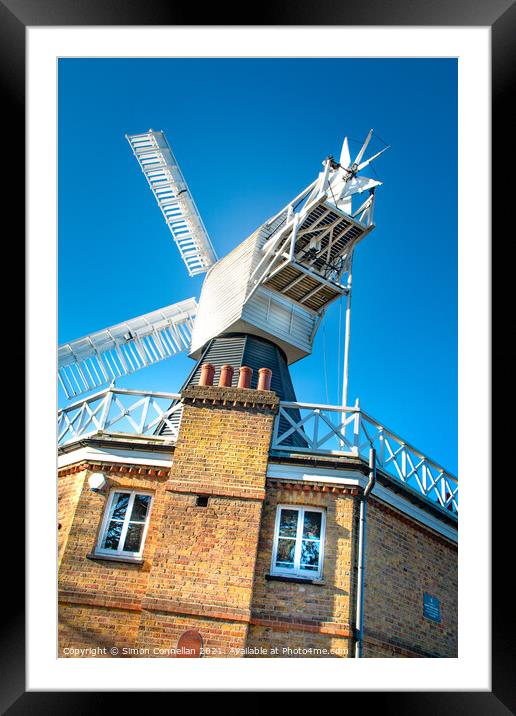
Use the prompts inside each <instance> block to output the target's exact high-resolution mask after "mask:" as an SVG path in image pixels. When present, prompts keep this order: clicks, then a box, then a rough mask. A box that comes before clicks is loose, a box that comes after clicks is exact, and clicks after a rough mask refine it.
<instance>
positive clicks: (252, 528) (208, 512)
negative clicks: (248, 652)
mask: <svg viewBox="0 0 516 716" xmlns="http://www.w3.org/2000/svg"><path fill="white" fill-rule="evenodd" d="M183 400H184V403H185V404H184V408H183V416H182V419H181V428H180V432H179V437H178V440H177V443H176V448H175V452H174V460H173V464H172V469H171V471H170V477H169V480H168V481H167V484H166V486H165V489H166V493H165V494H166V497H165V509H164V512H163V518H162V520H161V523H160V527H159V533H160V540H159V543H158V547H157V550H156V553H155V555H154V560H153V564H152V569H151V572H150V575H149V581H148V584H147V588H146V594H145V597H144V599H143V602H142V605H143V609H144V614H145V616H144V620H143V621H142V630H141V631H140V634H139V642H138V643H139V644H140V645H144V644H145V643H146V641H147V639H148V638H150V636H149V635H150V634H152V642H153V644H154V645H156V644H159V643H160V638H161V639H162V643H163V645H165V644H168V643H169V639H170V636H169V635H173V636H174V638H175V637H176V636H177V635H179V634H180V632H179V631H178V630H179V629H183V630H187V629H189V628H191V629H196V628H199V629H200V627H199V625H203V628H202V629H201V630H200V631H201V634H202V636H203V639H205V646H206V647H207V648H208V649H212V651H211V652H210V653H207V654H206V656H230V655H233V656H236V655H239V654H238V651H239V650H240V651H242V653H243V649H244V648H245V640H246V634H247V627H248V621H249V617H250V607H251V597H252V588H253V574H254V566H255V560H256V552H257V545H258V534H259V529H260V515H261V508H262V501H263V497H264V495H265V475H266V469H267V461H268V453H269V445H270V439H271V435H272V427H273V422H274V414H275V410H276V408H277V403H278V400H277V398H276V396H275V395H274V394H273V393H270V392H265V393H261V392H259V391H255V390H238V389H234V388H229V389H228V388H224V389H222V388H215V387H198V386H197V387H194V388H189V389H187V390H186V391H185V392H184V393H183ZM198 495H208V496H209V502H208V505H207V506H206V507H199V506H197V504H196V500H197V496H198ZM144 623H145V624H146V625H150V624H152V625H153V627H152V631H150V627H148V628H147V629H144V628H143V624H144ZM160 625H161V626H160ZM206 625H209V628H208V627H207V626H206ZM160 634H161V635H162V636H161V637H160ZM213 651H215V652H216V653H213ZM235 652H237V653H235Z"/></svg>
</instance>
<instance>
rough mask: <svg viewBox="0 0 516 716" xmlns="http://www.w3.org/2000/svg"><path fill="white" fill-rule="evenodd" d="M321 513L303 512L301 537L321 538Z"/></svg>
mask: <svg viewBox="0 0 516 716" xmlns="http://www.w3.org/2000/svg"><path fill="white" fill-rule="evenodd" d="M321 521H322V513H321V512H305V519H304V523H303V537H311V538H312V539H313V538H316V539H319V538H320V536H321Z"/></svg>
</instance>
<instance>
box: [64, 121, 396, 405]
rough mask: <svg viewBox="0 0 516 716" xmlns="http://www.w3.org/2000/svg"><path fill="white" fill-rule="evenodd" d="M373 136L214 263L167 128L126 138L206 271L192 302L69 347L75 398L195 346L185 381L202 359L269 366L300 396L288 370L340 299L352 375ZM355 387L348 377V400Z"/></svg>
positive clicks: (189, 258) (284, 389)
mask: <svg viewBox="0 0 516 716" xmlns="http://www.w3.org/2000/svg"><path fill="white" fill-rule="evenodd" d="M372 136H373V130H371V131H370V132H369V133H368V135H367V137H366V139H365V141H364V143H363V144H362V146H361V148H360V151H359V152H358V154H357V156H356V157H355V159H354V161H351V156H350V151H349V145H348V140H347V138H345V139H344V143H343V145H342V151H341V154H340V158H339V161H338V162H337V161H336V160H335V159H334V158H333V157H332V156H329V157H328V158H327V159H325V160H324V162H323V168H322V171H320V172H319V174H318V176H317V178H316V179H315V180H314V181H313V182H312V183H311V184H309V186H307V187H306V188H305V189H304V190H303V191H302V192H301V193H299V194H298V195H297V196H296V197H294V199H292V201H291V202H289V204H287V206H285V207H284V208H283V209H281V211H279V212H278V213H277V214H275V215H274V216H272V217H271V218H269V219H267V221H265V222H264V223H263V224H262V225H261V226H259V227H258V228H257V229H256V230H255V231H254V232H253V233H252V234H251V236H249V237H248V238H247V239H245V240H244V241H243V242H242V243H241V244H239V245H238V246H237V247H236V248H235V249H233V250H232V251H231V252H230V253H229V254H228V255H227V256H225V257H223V258H221V259H218V260H217V257H216V254H215V251H214V248H213V246H212V243H211V241H210V238H209V236H208V232H207V231H206V228H205V226H204V224H203V221H202V218H201V215H200V213H199V211H198V210H197V207H196V205H195V202H194V200H193V197H192V195H191V192H190V190H189V188H188V185H187V183H186V180H185V178H184V176H183V173H182V172H181V169H180V167H179V165H178V162H177V160H176V158H175V156H174V153H173V151H172V149H171V147H170V144H169V143H168V141H167V139H166V137H165V134H164V133H163V132H162V131H154V130H152V129H150V130H149V131H148V132H146V133H145V134H135V135H126V138H127V141H128V142H129V145H130V146H131V149H132V151H133V153H134V156H135V158H136V159H137V161H138V163H139V165H140V167H141V169H142V172H143V174H144V176H145V178H146V180H147V182H148V185H149V187H150V189H151V191H152V193H153V194H154V196H155V199H156V201H157V204H158V206H159V208H160V209H161V212H162V214H163V216H164V219H165V222H166V223H167V225H168V227H169V229H170V232H171V234H172V238H173V240H174V242H175V244H176V246H177V248H178V250H179V253H180V255H181V258H182V259H183V262H184V263H185V265H186V268H187V271H188V273H189V275H190V276H195V275H197V274H201V273H206V278H205V280H204V283H203V286H202V290H201V295H200V298H199V301H198V302H197V301H196V300H195V299H194V298H189V299H186V300H184V301H180V302H179V303H175V304H173V305H170V306H166V307H163V308H161V309H159V310H156V311H153V312H151V313H147V314H145V315H143V316H139V317H136V318H132V319H129V320H127V321H124V322H123V323H120V324H117V325H115V326H111V327H109V328H104V329H103V330H100V331H97V332H96V333H92V334H90V335H88V336H85V337H83V338H79V339H76V340H74V341H70V342H68V343H65V344H64V345H61V346H60V347H59V351H58V378H59V382H60V384H61V386H62V388H63V390H64V392H65V394H66V396H67V398H75V397H77V396H79V395H82V394H84V393H88V392H90V391H91V390H94V389H97V388H101V387H103V386H104V385H108V384H110V383H113V381H115V380H117V379H118V378H121V377H123V376H125V375H129V374H132V373H134V372H136V371H138V370H140V369H142V368H145V367H146V366H149V365H152V364H154V363H157V362H159V361H162V360H166V359H168V358H170V357H172V356H173V355H175V354H177V353H179V352H183V351H187V352H188V354H189V355H190V357H192V358H193V359H195V360H196V361H197V362H196V365H195V367H194V368H193V370H192V372H191V373H190V375H189V376H188V378H187V380H186V382H185V384H184V386H183V387H185V386H187V385H190V384H195V383H196V382H197V381H198V379H199V374H200V366H201V364H202V363H205V362H209V363H212V364H213V365H214V366H215V367H216V370H217V371H218V370H220V368H221V367H222V365H226V364H230V365H233V366H234V367H240V366H242V365H247V366H250V367H252V368H256V369H257V368H259V367H269V368H271V369H272V371H273V382H272V385H271V387H272V389H273V390H275V391H276V392H277V393H278V395H279V397H280V398H281V399H283V400H295V394H294V389H293V386H292V382H291V379H290V375H289V371H288V366H289V365H290V364H292V363H294V362H295V361H298V360H300V359H301V358H303V357H305V356H307V355H309V354H310V353H311V351H312V345H313V341H314V337H315V334H316V332H317V329H318V327H319V324H320V321H321V319H322V317H323V315H324V313H325V311H326V309H327V308H328V306H329V305H330V304H331V303H332V302H333V301H335V300H336V299H338V298H340V297H341V296H346V297H347V311H346V339H345V353H344V359H345V367H344V372H345V376H347V361H348V347H349V316H350V305H351V264H352V257H353V251H354V249H355V247H356V245H357V244H358V243H359V242H360V241H361V240H362V239H363V238H364V237H365V236H366V235H367V234H368V233H370V232H371V231H372V229H373V228H374V223H373V209H374V201H375V190H376V188H377V187H378V186H380V184H381V182H380V181H378V180H377V179H371V178H368V177H365V176H363V175H362V173H361V172H362V171H363V170H364V169H365V168H366V167H368V166H369V165H370V164H371V162H372V161H374V160H375V159H377V158H378V157H379V156H380V155H381V154H382V153H383V152H384V151H385V150H386V149H387V148H388V147H384V148H383V149H381V150H380V151H379V152H377V153H376V154H374V155H372V156H370V157H369V158H368V159H364V156H365V154H366V151H367V148H368V146H369V143H370V141H371V138H372ZM254 373H255V376H254V380H255V381H256V373H257V370H255V371H254ZM237 374H238V371H235V377H234V382H235V381H236V377H237ZM346 392H347V378H346V377H345V380H344V394H343V403H344V404H345V403H346V399H347V395H346Z"/></svg>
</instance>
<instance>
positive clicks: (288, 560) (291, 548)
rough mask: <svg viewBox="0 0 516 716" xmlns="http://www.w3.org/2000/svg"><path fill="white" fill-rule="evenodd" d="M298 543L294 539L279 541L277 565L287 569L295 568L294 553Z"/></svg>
mask: <svg viewBox="0 0 516 716" xmlns="http://www.w3.org/2000/svg"><path fill="white" fill-rule="evenodd" d="M295 548H296V541H295V540H293V539H279V540H278V552H277V554H276V565H278V566H281V567H285V568H286V569H293V568H294V552H295Z"/></svg>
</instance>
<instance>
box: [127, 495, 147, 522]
mask: <svg viewBox="0 0 516 716" xmlns="http://www.w3.org/2000/svg"><path fill="white" fill-rule="evenodd" d="M149 504H150V495H135V496H134V502H133V511H132V513H131V521H133V520H136V521H137V522H145V518H146V517H147V510H148V509H149Z"/></svg>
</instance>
